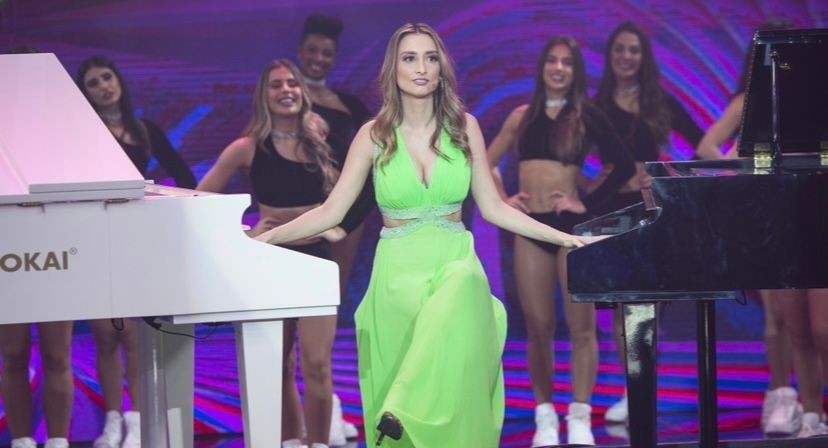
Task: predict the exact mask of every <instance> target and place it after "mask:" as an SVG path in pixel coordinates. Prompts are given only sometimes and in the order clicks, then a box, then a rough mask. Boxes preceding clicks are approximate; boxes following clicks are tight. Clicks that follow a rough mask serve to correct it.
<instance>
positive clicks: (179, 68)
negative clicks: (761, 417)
mask: <svg viewBox="0 0 828 448" xmlns="http://www.w3.org/2000/svg"><path fill="white" fill-rule="evenodd" d="M826 10H828V8H826V4H825V2H824V1H819V0H797V1H785V2H772V1H767V2H763V1H729V2H712V1H705V0H687V1H682V2H675V1H667V0H665V1H635V0H627V1H625V0H607V1H600V2H597V1H595V2H591V1H577V0H573V1H566V2H565V1H540V0H488V1H468V0H455V1H443V0H439V1H434V0H431V1H399V0H384V1H370V0H303V1H292V0H287V1H286V0H282V1H272V0H238V1H232V2H231V1H226V0H225V1H222V0H176V1H175V2H169V1H164V0H129V1H127V0H0V27H2V34H1V35H0V48H3V47H5V48H8V47H12V46H17V45H27V46H33V47H36V48H38V49H40V50H41V51H47V52H54V53H56V54H57V56H58V57H59V58H60V60H61V61H62V62H63V64H64V65H65V66H66V68H67V70H69V72H70V73H72V74H74V72H75V70H76V68H77V66H78V64H79V62H80V61H81V60H82V59H84V58H86V57H89V56H91V55H96V54H102V55H106V56H108V57H110V58H111V59H113V60H115V61H116V63H117V64H118V65H119V67H120V68H121V69H122V71H123V72H124V74H125V76H126V78H127V80H128V82H129V86H130V89H131V92H132V96H133V98H134V103H135V104H136V107H137V108H138V110H139V113H140V114H141V115H143V116H144V117H147V118H150V119H152V120H154V121H156V122H157V123H159V124H160V125H161V126H162V127H163V128H164V129H165V130H166V131H167V133H168V134H169V137H170V139H171V140H172V142H173V144H174V145H175V147H176V148H177V149H178V150H179V151H180V152H181V153H182V155H183V156H184V158H185V160H186V161H187V162H188V163H189V164H190V165H191V166H192V168H193V170H194V172H195V173H196V175H197V176H198V177H199V178H200V177H201V176H203V174H204V173H205V172H206V170H207V169H208V168H209V167H210V166H211V165H212V164H213V162H214V161H215V158H216V156H217V155H218V154H219V152H220V151H221V150H222V148H224V147H225V146H226V145H227V144H228V143H229V142H231V141H232V140H233V139H234V138H236V137H237V136H238V135H239V132H240V131H241V129H242V128H243V126H244V125H245V123H246V121H247V119H248V117H249V113H250V109H251V101H252V100H251V98H252V91H253V86H254V82H255V80H256V78H257V76H258V73H259V71H260V70H261V68H262V67H263V66H264V65H265V64H267V62H268V61H269V60H271V59H273V58H276V57H288V58H294V59H295V55H296V48H297V45H298V43H299V34H300V30H301V26H302V22H303V19H304V17H305V16H306V15H308V14H311V13H323V14H328V15H331V16H336V17H339V18H341V19H342V20H343V21H344V23H345V30H344V32H343V34H342V39H341V42H340V55H339V60H338V63H337V67H336V69H335V70H334V72H333V74H332V76H331V78H330V79H329V84H330V85H332V86H334V87H336V88H339V89H342V90H344V91H347V92H350V93H353V94H356V95H358V96H359V97H361V98H362V99H363V100H364V101H365V102H366V103H367V104H369V105H370V106H371V107H372V108H373V109H374V110H376V109H377V107H378V104H377V100H378V96H377V88H376V82H375V80H376V77H377V74H378V71H379V67H380V64H381V58H382V55H383V51H384V48H385V45H386V43H387V40H388V38H389V36H390V35H391V33H392V32H393V31H394V30H395V29H396V28H397V27H399V26H400V25H401V24H403V23H405V22H414V21H421V22H426V23H429V24H431V25H432V26H433V27H435V28H436V29H437V30H438V31H439V33H440V34H441V35H442V37H443V38H444V40H445V41H446V43H447V45H448V48H449V51H450V52H451V54H452V56H453V59H454V61H455V63H456V66H457V72H458V78H459V84H460V92H461V95H462V97H463V98H464V100H465V101H466V103H467V105H468V108H469V110H470V111H471V112H472V113H473V114H475V115H476V116H477V118H478V120H479V121H480V122H481V124H482V127H483V130H484V133H485V135H486V137H487V139H491V138H493V136H494V135H495V134H496V132H497V131H498V129H499V127H500V125H501V123H502V122H503V120H504V119H505V117H506V116H507V114H508V113H509V112H510V111H511V110H512V109H513V108H514V107H516V106H517V105H519V104H521V103H524V102H526V101H527V100H528V98H529V95H530V93H531V90H532V73H533V70H534V67H535V64H536V61H537V60H538V57H539V52H540V50H541V48H542V47H543V45H544V43H545V41H546V40H547V39H548V38H549V37H551V36H553V35H557V34H566V35H572V36H574V37H576V38H577V39H578V41H579V42H580V44H581V45H582V47H583V49H584V53H585V57H586V62H587V69H588V73H589V83H590V86H591V88H592V89H594V87H595V86H596V85H597V83H598V80H599V77H600V75H601V71H602V67H603V59H604V58H603V52H604V47H605V45H606V39H607V35H608V34H609V32H610V30H611V29H612V28H614V27H615V26H616V25H617V24H619V23H620V22H622V21H624V20H633V21H635V22H637V23H638V24H639V25H641V26H642V27H643V28H644V29H646V30H647V31H648V32H649V33H651V35H652V37H653V43H654V48H655V53H656V56H657V58H658V62H659V65H660V67H661V73H662V83H663V85H664V87H665V88H666V89H667V90H668V91H669V92H670V93H671V94H673V95H674V96H675V97H676V98H678V100H679V101H680V102H681V103H682V104H683V105H684V106H685V107H686V108H687V110H688V111H689V112H690V114H691V115H692V117H693V119H694V120H695V121H696V122H697V123H698V124H699V125H700V126H702V128H707V127H708V126H709V125H710V123H711V122H712V121H713V120H714V119H715V118H716V117H717V116H719V114H720V113H721V111H722V110H723V108H724V106H725V105H726V104H727V102H728V99H729V98H730V96H731V94H732V92H733V89H734V87H735V86H736V83H737V80H738V78H739V75H740V72H741V69H742V67H741V64H742V60H743V55H744V53H745V51H746V49H747V47H748V42H749V38H750V36H751V33H752V30H753V29H754V28H755V27H756V26H757V25H759V24H761V23H763V22H765V21H767V20H769V19H773V18H785V19H789V20H792V21H793V22H794V23H795V24H796V25H797V26H798V27H811V28H814V27H825V26H826V22H828V13H827V12H826ZM0 100H1V99H0ZM54 118H55V119H60V115H59V112H58V111H56V115H55V117H54ZM56 145H58V146H59V142H56ZM692 155H693V150H692V148H691V147H690V146H689V145H688V144H687V143H686V142H684V141H682V140H681V139H679V138H674V139H673V141H672V142H671V143H670V144H669V145H666V146H665V147H664V148H663V154H662V156H663V158H664V159H680V160H681V159H687V158H690V157H692ZM588 162H589V163H588V166H587V167H586V169H585V172H586V174H587V175H594V174H595V173H596V172H597V170H598V169H599V165H598V162H597V160H596V159H595V158H594V157H591V158H590V159H589V161H588ZM514 165H515V164H514V162H513V161H512V160H509V159H507V160H506V161H504V164H503V168H504V170H505V173H506V178H507V181H508V183H509V185H510V186H511V187H512V188H513V187H514V184H515V182H514V177H515V172H514ZM151 175H152V176H153V177H154V178H156V179H159V180H161V181H163V180H164V179H165V178H166V174H165V173H162V172H160V171H159V170H157V169H153V170H152V172H151ZM513 189H514V188H513ZM246 191H248V185H247V183H246V182H245V180H244V179H242V178H239V179H237V180H235V181H234V183H233V185H232V187H231V189H230V192H246ZM467 209H468V210H469V211H470V212H471V213H469V215H470V216H471V218H470V219H469V221H470V224H471V225H472V227H473V229H474V232H475V236H476V239H477V245H478V249H479V251H480V256H481V259H482V260H483V262H484V265H485V267H486V269H487V271H488V274H489V275H490V278H491V282H492V288H493V292H494V294H495V295H497V296H498V297H500V298H502V299H503V300H504V302H506V304H507V306H508V307H509V309H510V311H511V312H510V316H511V327H510V328H511V331H512V333H513V334H520V333H521V332H522V331H523V330H522V327H521V324H520V319H519V316H520V313H519V310H518V309H517V305H516V304H517V301H516V297H515V290H514V283H513V280H512V275H511V267H510V266H511V259H510V256H511V239H510V237H509V236H508V235H501V234H500V233H499V232H498V231H497V230H496V229H493V228H492V227H491V226H489V225H488V224H485V223H483V222H482V221H481V220H480V219H479V216H477V215H476V214H475V213H474V211H473V210H474V209H473V205H470V206H469V207H467ZM377 226H378V220H377V217H376V216H375V217H373V218H372V220H371V221H370V223H369V227H370V230H369V232H367V234H369V235H374V234H375V233H376V232H375V231H376V228H377ZM375 243H376V237H367V238H366V239H365V241H364V242H363V247H362V253H361V255H360V258H359V260H358V265H357V266H356V268H355V271H354V275H353V277H352V279H351V285H350V287H349V290H348V292H347V298H346V299H345V301H344V303H343V306H342V309H341V320H342V322H343V323H345V324H349V323H351V322H352V316H353V311H354V309H355V307H356V305H357V303H358V301H359V298H360V297H361V295H362V292H363V291H364V289H365V287H366V283H367V278H368V274H369V269H370V261H371V257H372V254H373V247H374V244H375ZM250 262H251V263H253V262H255V260H250ZM687 310H688V308H687V307H686V306H684V305H674V306H672V307H670V308H668V309H667V310H666V311H665V314H666V316H665V317H666V318H667V319H672V320H673V321H675V322H673V321H671V323H670V325H668V326H665V330H664V331H665V335H664V336H665V337H666V338H676V339H682V338H688V337H691V335H692V332H693V330H692V325H691V324H690V323H689V321H690V320H691V319H688V318H686V317H685V316H687V315H688V314H687V313H686V311H687ZM685 320H687V321H688V323H687V324H686V325H685V324H684V321H685ZM719 320H720V325H721V327H722V328H721V329H720V331H721V333H720V336H721V337H722V338H725V339H758V338H759V337H760V331H761V328H762V325H761V311H760V309H759V308H758V307H757V306H755V305H752V304H750V303H749V304H748V305H745V306H743V305H740V304H727V305H724V306H722V307H720V319H719ZM562 326H563V325H562ZM601 328H602V332H606V329H607V319H606V317H602V323H601Z"/></svg>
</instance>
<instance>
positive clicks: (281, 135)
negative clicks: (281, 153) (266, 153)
mask: <svg viewBox="0 0 828 448" xmlns="http://www.w3.org/2000/svg"><path fill="white" fill-rule="evenodd" d="M270 136H271V137H273V139H274V140H296V138H297V137H298V133H296V132H285V131H280V130H278V129H273V130H271V131H270Z"/></svg>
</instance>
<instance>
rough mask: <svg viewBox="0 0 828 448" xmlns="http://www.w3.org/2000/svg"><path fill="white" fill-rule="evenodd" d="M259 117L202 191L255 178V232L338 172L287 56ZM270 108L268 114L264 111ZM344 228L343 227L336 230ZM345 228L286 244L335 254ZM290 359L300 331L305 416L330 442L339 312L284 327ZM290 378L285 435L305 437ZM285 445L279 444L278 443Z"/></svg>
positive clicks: (315, 195)
mask: <svg viewBox="0 0 828 448" xmlns="http://www.w3.org/2000/svg"><path fill="white" fill-rule="evenodd" d="M254 102H255V106H254V109H253V117H252V118H251V120H250V123H249V124H248V125H247V128H246V129H245V130H244V132H243V134H242V135H243V136H242V137H241V138H239V139H237V140H236V141H234V142H233V143H231V144H230V145H229V146H228V147H227V148H225V149H224V151H222V153H221V155H220V156H219V158H218V160H217V161H216V164H215V165H214V166H213V167H212V168H211V169H210V171H209V172H208V173H207V175H205V176H204V179H202V181H201V182H200V183H199V185H198V187H197V188H198V189H199V190H205V191H214V192H220V191H223V190H224V189H225V188H226V187H227V185H228V184H229V182H230V180H231V179H232V178H233V176H235V175H236V174H237V173H239V172H246V173H248V174H249V175H250V178H251V179H250V180H251V183H252V185H253V190H254V194H255V196H256V199H257V201H258V205H259V213H260V215H261V219H260V220H259V222H258V223H257V224H256V226H255V228H254V229H253V230H252V231H251V232H250V234H251V236H256V235H259V234H260V233H262V232H264V231H266V230H269V229H271V228H273V227H275V226H276V225H279V224H283V223H286V222H288V221H292V220H293V219H295V218H296V217H298V216H299V215H301V214H302V213H304V212H306V211H308V210H311V209H313V208H315V207H317V206H318V205H320V203H321V202H323V201H324V200H325V198H326V197H327V195H328V193H329V192H330V190H331V188H333V185H334V183H335V182H336V179H337V177H338V175H339V171H338V170H337V168H336V161H335V160H334V155H333V152H332V150H331V147H330V146H329V145H328V144H327V143H326V142H325V140H324V132H325V131H326V129H327V124H326V123H325V122H324V121H322V119H321V118H319V116H318V115H316V114H315V113H313V112H312V111H311V101H310V97H309V95H308V89H307V86H306V85H305V82H304V79H303V78H302V76H301V73H300V72H299V69H298V68H297V67H296V66H295V65H294V64H293V63H292V62H290V61H288V60H286V59H277V60H275V61H273V62H271V63H270V64H269V65H268V66H267V67H265V69H264V70H263V71H262V73H261V75H260V77H259V81H258V83H257V86H256V92H255V94H254ZM263 111H267V113H262V112H263ZM337 229H338V228H337ZM342 236H344V232H343V231H342V230H341V229H339V230H336V229H335V230H331V231H328V232H325V233H324V234H322V235H320V236H316V237H313V238H309V239H305V240H300V241H296V242H293V243H291V245H286V246H285V247H289V248H291V249H294V250H297V251H300V252H303V253H306V254H309V255H314V256H326V257H329V256H330V248H329V245H328V242H329V241H337V240H339V239H341V238H342ZM284 329H285V330H284V341H285V342H284V347H285V350H284V353H283V363H284V368H285V371H286V372H292V371H293V370H294V369H295V364H296V360H295V355H294V354H293V352H294V349H295V341H296V333H297V332H298V334H299V337H301V338H302V344H301V356H302V373H303V375H304V379H305V401H304V403H305V404H304V406H305V410H304V421H305V426H306V428H307V445H309V446H311V445H313V444H314V443H321V444H327V443H328V438H329V431H330V423H331V409H332V393H333V390H332V383H331V350H332V349H333V339H334V336H335V333H336V316H322V317H303V318H299V319H298V320H296V321H287V322H285V326H284ZM282 381H283V390H284V397H283V405H282V406H283V409H285V412H283V414H282V435H283V438H284V440H288V439H301V438H302V404H301V401H300V399H299V392H298V390H297V388H296V382H295V375H292V374H285V375H283V376H282ZM273 443H274V445H275V446H280V445H279V441H274V442H273Z"/></svg>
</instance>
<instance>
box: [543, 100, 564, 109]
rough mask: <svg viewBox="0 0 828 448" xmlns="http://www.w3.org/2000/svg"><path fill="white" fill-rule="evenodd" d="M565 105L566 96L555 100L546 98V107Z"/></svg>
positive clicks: (552, 107)
mask: <svg viewBox="0 0 828 448" xmlns="http://www.w3.org/2000/svg"><path fill="white" fill-rule="evenodd" d="M564 106H566V98H559V99H556V100H546V107H547V108H549V109H554V108H556V107H564Z"/></svg>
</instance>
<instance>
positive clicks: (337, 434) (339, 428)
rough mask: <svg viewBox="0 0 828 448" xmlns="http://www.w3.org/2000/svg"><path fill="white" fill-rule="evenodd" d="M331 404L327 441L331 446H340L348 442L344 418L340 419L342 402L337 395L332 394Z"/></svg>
mask: <svg viewBox="0 0 828 448" xmlns="http://www.w3.org/2000/svg"><path fill="white" fill-rule="evenodd" d="M331 401H332V403H333V404H332V406H331V432H330V434H329V435H328V443H329V444H330V445H331V446H342V445H345V444H346V443H348V439H347V438H346V437H345V420H343V419H342V402H341V401H339V397H338V396H337V395H336V394H333V399H332V400H331Z"/></svg>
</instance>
